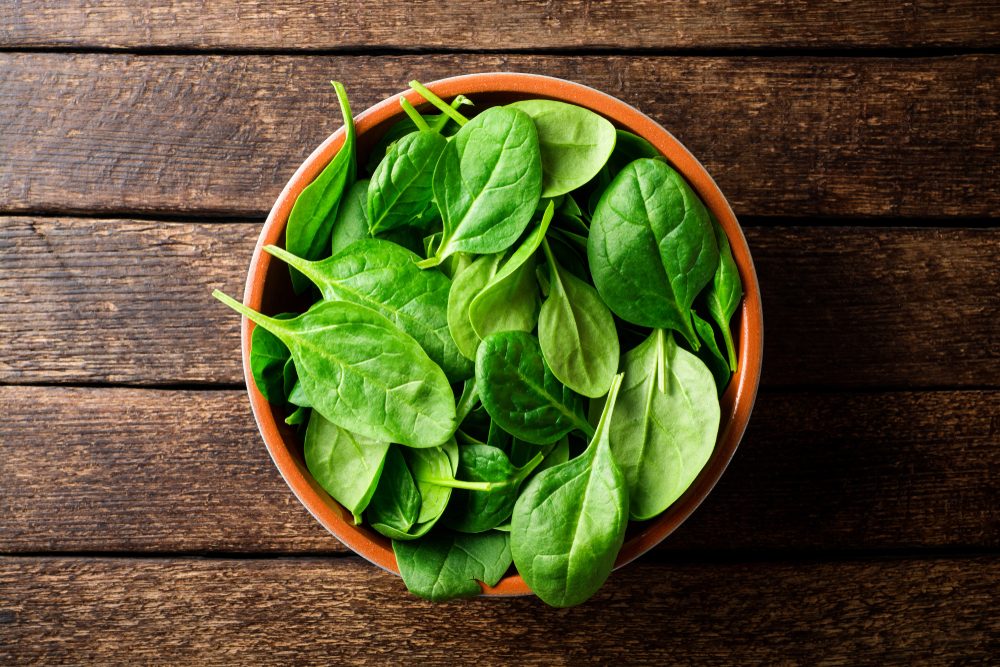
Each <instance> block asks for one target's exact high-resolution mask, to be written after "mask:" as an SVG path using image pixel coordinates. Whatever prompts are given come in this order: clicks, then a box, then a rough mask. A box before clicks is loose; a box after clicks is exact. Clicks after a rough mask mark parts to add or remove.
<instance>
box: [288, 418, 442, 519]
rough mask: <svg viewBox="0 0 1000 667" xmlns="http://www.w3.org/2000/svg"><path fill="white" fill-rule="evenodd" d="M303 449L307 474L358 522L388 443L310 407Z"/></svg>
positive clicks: (372, 492) (375, 480)
mask: <svg viewBox="0 0 1000 667" xmlns="http://www.w3.org/2000/svg"><path fill="white" fill-rule="evenodd" d="M302 450H303V454H304V455H305V460H306V468H308V469H309V474H311V475H312V476H313V478H314V479H315V480H316V482H317V483H318V484H319V485H320V486H321V487H323V490H324V491H326V492H327V493H329V494H330V497H331V498H333V499H334V500H336V501H337V502H338V503H340V504H341V505H343V506H344V507H345V508H346V509H347V510H348V511H349V512H351V514H353V515H354V517H355V519H354V521H355V523H360V519H361V512H363V511H364V509H365V508H366V507H367V506H368V502H369V501H370V500H371V498H372V495H373V494H374V493H375V486H376V484H378V479H379V476H380V475H381V474H382V466H383V465H384V464H385V457H386V453H387V452H388V451H389V443H388V442H377V441H375V440H371V439H370V438H366V437H364V436H361V435H357V434H355V433H351V432H350V431H347V430H344V429H342V428H340V427H339V426H337V425H336V424H334V423H333V422H331V421H328V420H327V419H326V418H325V417H324V416H323V415H321V414H320V413H318V412H316V411H315V410H313V412H312V415H311V416H310V417H309V426H307V427H306V437H305V442H304V444H303V446H302ZM413 451H418V450H413ZM419 451H425V450H419Z"/></svg>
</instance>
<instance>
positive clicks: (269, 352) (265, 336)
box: [250, 313, 295, 404]
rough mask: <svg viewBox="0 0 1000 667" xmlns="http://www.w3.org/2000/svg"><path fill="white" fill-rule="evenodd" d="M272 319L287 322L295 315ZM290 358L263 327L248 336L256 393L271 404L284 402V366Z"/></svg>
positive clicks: (279, 342) (277, 316)
mask: <svg viewBox="0 0 1000 667" xmlns="http://www.w3.org/2000/svg"><path fill="white" fill-rule="evenodd" d="M274 317H275V319H278V320H287V319H289V318H290V317H295V313H281V314H280V315H275V316H274ZM291 356H292V353H291V352H289V351H288V348H287V347H285V344H284V343H282V342H281V340H280V339H279V338H278V337H277V336H275V335H274V334H272V333H271V332H270V331H268V330H267V329H265V328H263V327H254V330H253V333H252V334H250V373H251V375H253V381H254V384H255V385H256V386H257V391H259V392H260V393H261V395H262V396H263V397H264V398H266V399H267V400H268V401H270V402H271V403H278V404H282V403H284V402H285V365H286V364H287V363H288V360H289V359H291ZM293 369H294V366H293Z"/></svg>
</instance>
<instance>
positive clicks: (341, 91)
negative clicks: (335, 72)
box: [330, 81, 354, 135]
mask: <svg viewBox="0 0 1000 667" xmlns="http://www.w3.org/2000/svg"><path fill="white" fill-rule="evenodd" d="M330 85H331V86H333V90H334V92H336V93H337V101H338V102H340V113H342V114H343V116H344V125H346V126H347V127H348V135H353V134H354V116H353V115H352V114H351V103H350V101H349V100H348V99H347V89H346V88H344V84H342V83H341V82H339V81H331V82H330Z"/></svg>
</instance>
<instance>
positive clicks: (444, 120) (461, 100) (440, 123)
mask: <svg viewBox="0 0 1000 667" xmlns="http://www.w3.org/2000/svg"><path fill="white" fill-rule="evenodd" d="M463 104H472V100H470V99H469V98H468V97H466V96H465V95H459V96H458V97H456V98H455V99H453V100H452V101H451V108H452V109H458V107H460V106H462V105H463ZM448 120H449V117H448V116H447V115H446V114H441V115H440V116H438V117H437V118H435V119H434V124H433V125H431V129H432V130H434V131H435V132H438V133H440V132H443V131H444V128H445V125H447V124H448Z"/></svg>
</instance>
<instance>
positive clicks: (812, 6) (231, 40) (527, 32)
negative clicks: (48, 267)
mask: <svg viewBox="0 0 1000 667" xmlns="http://www.w3.org/2000/svg"><path fill="white" fill-rule="evenodd" d="M995 9H996V7H995V5H993V4H992V3H989V2H985V1H984V0H959V1H952V2H945V1H944V0H921V2H919V3H916V4H914V3H906V2H877V1H875V0H864V1H859V2H851V3H841V2H833V1H831V0H827V1H823V2H809V1H807V0H793V1H792V2H782V3H761V2H754V1H753V0H711V1H709V2H698V3H688V2H682V3H663V2H652V1H650V0H623V1H621V2H616V3H614V4H607V3H595V2H588V1H585V0H573V1H570V2H557V3H551V2H542V1H541V0H530V1H524V0H521V1H519V2H511V1H510V0H508V1H506V2H481V1H478V0H456V1H454V2H450V3H449V4H448V5H447V7H446V8H445V7H442V6H441V5H440V4H439V3H434V2H428V1H427V0H416V1H415V2H405V3H401V2H392V1H390V0H376V1H374V2H366V3H349V2H344V1H322V0H309V1H307V2H296V1H295V0H278V1H277V2H264V1H263V0H249V1H248V0H239V1H237V0H221V1H217V2H211V3H205V2H196V1H194V0H179V1H175V2H172V3H171V4H170V10H169V11H165V10H164V9H163V8H162V7H155V6H151V5H149V4H148V3H143V2H137V1H136V0H110V1H108V0H105V1H104V2H101V3H99V4H98V5H95V4H94V3H92V2H88V1H87V0H34V1H33V2H31V3H21V2H14V3H13V4H6V5H4V7H3V8H2V9H0V19H2V21H0V23H2V24H3V25H4V29H3V31H0V45H3V46H8V47H22V46H31V47H39V46H74V47H87V48H95V47H97V48H102V47H103V48H106V47H110V48H148V47H173V48H178V47H179V48H194V49H206V48H226V49H278V50H282V51H297V50H305V49H333V50H347V49H369V48H393V49H416V48H423V49H472V50H479V49H484V48H488V49H523V48H525V47H529V48H532V49H550V48H594V47H597V48H615V49H619V48H654V49H656V48H666V49H673V48H692V49H705V48H746V47H765V48H782V47H800V48H802V47H805V48H815V47H821V48H822V47H848V46H851V47H858V46H863V47H879V46H886V47H904V46H979V47H987V46H995V45H996V44H998V43H1000V22H998V20H997V14H996V11H995Z"/></svg>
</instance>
